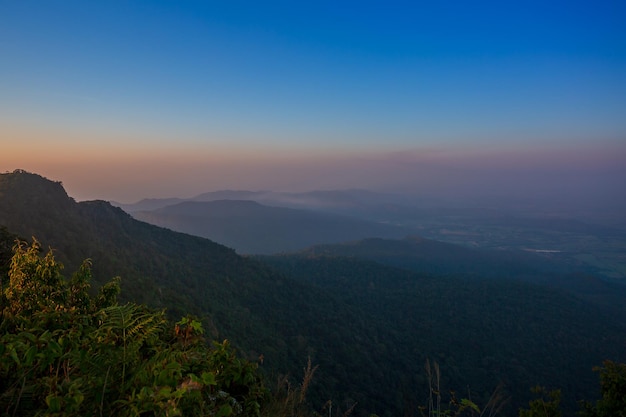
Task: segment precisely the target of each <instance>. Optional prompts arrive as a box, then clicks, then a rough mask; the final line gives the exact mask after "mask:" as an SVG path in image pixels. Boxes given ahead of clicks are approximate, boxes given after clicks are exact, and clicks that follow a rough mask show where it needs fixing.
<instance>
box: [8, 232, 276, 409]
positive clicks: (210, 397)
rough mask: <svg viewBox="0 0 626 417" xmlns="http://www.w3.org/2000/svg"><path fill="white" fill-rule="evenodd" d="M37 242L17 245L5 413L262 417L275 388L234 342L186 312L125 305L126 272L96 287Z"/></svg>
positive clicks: (86, 270) (83, 271)
mask: <svg viewBox="0 0 626 417" xmlns="http://www.w3.org/2000/svg"><path fill="white" fill-rule="evenodd" d="M39 252H40V248H39V244H38V243H37V241H34V242H33V244H32V245H30V246H27V245H25V244H24V243H23V242H19V243H18V244H17V245H16V246H15V248H14V255H13V258H12V261H11V268H10V271H9V273H8V277H9V281H8V285H7V287H6V289H5V290H4V296H5V303H4V304H3V306H2V322H1V323H0V329H1V330H2V331H3V332H2V334H3V335H2V336H1V340H0V341H1V343H0V414H1V415H25V416H28V415H41V414H43V415H49V416H61V415H62V416H82V415H100V416H104V415H106V416H139V415H148V416H150V415H152V416H175V415H185V416H206V415H212V416H222V417H228V416H258V415H260V412H261V405H262V404H263V403H264V402H265V401H266V399H267V394H268V391H267V390H266V388H265V387H264V385H263V382H262V380H261V377H260V375H259V373H258V370H257V366H256V364H253V363H251V362H249V361H246V360H243V359H241V358H239V357H238V356H237V355H236V354H235V351H234V349H233V348H232V347H231V346H230V344H229V343H228V341H224V342H222V343H216V342H214V343H213V344H212V346H209V345H208V344H207V343H206V341H205V340H204V338H203V337H202V335H203V333H204V330H203V328H202V325H201V323H200V322H199V321H197V320H195V319H193V318H192V317H191V316H187V317H185V318H183V319H182V320H181V321H179V322H178V323H177V324H176V326H175V328H174V330H173V331H172V330H170V329H171V326H170V325H169V324H168V322H167V320H166V318H165V314H164V311H155V310H152V309H149V308H147V307H145V306H142V305H137V304H132V303H129V304H125V305H119V304H117V301H116V295H117V292H118V291H119V280H113V281H111V282H110V283H108V284H106V285H105V286H103V287H102V288H101V290H100V292H99V293H98V294H97V295H94V296H91V295H90V294H89V287H90V284H89V280H90V278H91V268H90V267H91V264H90V262H84V263H83V265H82V266H81V267H80V269H79V270H78V271H77V273H76V274H74V275H73V276H72V278H71V279H70V280H66V279H65V278H64V277H63V276H62V275H61V270H62V265H61V264H60V263H58V262H57V261H56V260H55V258H54V255H53V253H52V251H49V252H48V253H47V254H45V255H44V256H41V255H40V253H39Z"/></svg>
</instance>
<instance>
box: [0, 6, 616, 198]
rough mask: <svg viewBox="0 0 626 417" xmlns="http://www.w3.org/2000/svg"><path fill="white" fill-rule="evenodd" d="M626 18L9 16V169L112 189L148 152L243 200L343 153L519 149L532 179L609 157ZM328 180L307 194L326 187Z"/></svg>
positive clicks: (67, 9) (479, 10)
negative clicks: (96, 177)
mask: <svg viewBox="0 0 626 417" xmlns="http://www.w3.org/2000/svg"><path fill="white" fill-rule="evenodd" d="M546 3H548V4H546ZM625 17H626V13H625V6H624V5H623V4H622V3H621V2H615V1H599V2H591V1H588V2H575V1H574V2H571V1H570V2H559V1H556V2H523V3H517V4H512V3H509V2H495V1H494V2H445V4H444V3H443V2H429V3H424V4H421V3H420V2H406V3H405V2H311V4H304V3H303V2H273V3H270V4H268V3H267V2H250V3H247V2H194V1H189V2H173V1H172V2H158V1H150V2H148V1H145V2H141V1H133V2H105V1H102V2H100V1H93V2H78V1H76V2H73V1H64V2H44V1H40V2H37V1H34V2H13V1H0V57H2V58H1V62H0V129H1V130H0V135H1V136H0V140H1V141H2V145H3V148H4V149H5V156H4V157H3V158H2V159H3V161H2V164H3V166H2V167H0V168H4V169H7V170H11V169H15V168H26V169H31V170H33V171H38V170H39V169H38V167H40V166H42V165H40V164H39V163H35V162H33V161H34V160H35V159H36V158H34V157H32V155H31V157H30V159H29V157H28V155H29V152H34V153H35V154H36V153H37V152H40V153H44V154H46V155H47V158H48V159H47V161H48V162H47V163H48V165H51V164H55V163H56V165H57V166H58V167H63V166H65V167H69V166H70V165H72V164H70V163H67V162H62V161H71V160H73V158H74V156H75V157H76V158H75V159H80V160H83V161H86V164H87V165H90V166H91V167H92V168H93V169H94V170H95V169H96V168H97V169H98V170H100V171H101V172H106V169H105V165H102V166H98V167H96V166H95V165H94V164H95V163H96V161H100V160H104V159H106V158H104V156H107V158H109V160H110V161H113V162H115V163H116V164H118V165H121V164H123V163H124V161H127V162H126V163H127V164H129V165H128V168H127V171H128V172H129V173H130V172H132V170H133V169H132V167H133V161H134V160H133V159H132V158H133V157H135V156H136V155H141V150H143V152H144V156H143V159H141V158H140V159H138V160H151V161H161V160H162V159H163V158H167V157H168V155H169V156H170V157H173V156H176V155H179V157H180V158H183V157H182V156H180V155H193V158H192V159H187V160H186V161H188V163H187V165H186V162H185V160H184V159H181V160H176V161H169V164H170V165H171V166H176V167H179V168H177V169H178V170H181V169H184V167H185V166H189V167H191V166H192V165H193V164H198V165H201V164H202V162H193V161H196V160H198V161H206V163H207V164H209V163H211V164H214V165H215V164H217V165H220V164H221V165H224V168H223V169H224V170H226V171H229V172H230V171H232V172H233V174H229V175H224V178H226V177H228V178H229V180H228V181H225V182H228V183H229V184H230V183H232V184H235V185H236V182H237V181H236V180H237V174H236V172H247V171H251V170H252V171H254V170H255V169H256V168H253V166H252V165H254V164H255V163H256V165H257V167H261V166H264V165H263V164H265V162H264V161H269V160H272V161H274V164H273V165H270V166H269V167H266V168H267V169H266V170H265V171H263V170H261V168H258V171H255V176H256V179H258V180H259V182H260V180H261V179H262V178H263V176H262V175H261V173H262V172H267V173H268V175H267V183H268V185H267V188H269V187H271V186H272V184H271V179H272V178H274V177H276V175H274V174H271V173H270V172H278V171H280V169H279V167H277V166H276V164H278V163H279V162H280V163H281V164H283V165H284V166H283V169H282V171H281V172H287V171H288V168H289V167H291V165H290V164H289V161H291V160H294V161H303V160H305V159H307V156H308V157H309V158H311V161H313V160H315V161H323V160H324V158H322V157H321V156H320V155H333V154H337V153H339V154H340V155H342V158H344V160H350V161H356V160H361V161H363V160H362V159H359V158H360V157H358V155H361V154H362V153H371V152H374V153H377V155H378V156H376V157H375V158H374V159H375V160H386V159H385V158H386V155H389V154H391V153H394V152H405V151H410V152H416V151H419V152H425V151H427V150H432V149H434V150H436V151H439V152H443V154H445V155H463V153H464V152H469V154H467V155H470V156H469V157H468V158H469V159H468V160H473V159H472V158H471V153H472V152H474V153H478V154H481V155H488V154H489V152H490V151H494V152H496V154H498V152H509V151H511V150H516V149H521V150H522V151H523V152H522V153H521V154H518V161H522V165H523V161H524V158H525V156H524V155H530V154H532V153H533V152H540V151H542V150H543V149H546V148H548V149H566V148H567V149H572V152H578V149H581V147H582V148H585V149H591V148H594V147H595V148H597V152H598V153H602V152H604V153H606V154H611V153H613V154H614V152H611V151H610V150H609V149H613V148H615V147H617V148H619V147H620V144H623V143H624V141H625V139H626V117H623V115H624V114H626V28H625V27H624V25H623V24H622V23H623V21H624V19H625ZM138 150H139V151H138ZM55 152H56V153H55ZM20 155H22V156H20ZM237 155H238V156H237ZM498 155H500V154H498ZM131 156H132V157H131ZM185 158H187V156H185ZM194 158H195V159H194ZM220 158H221V159H220ZM494 158H495V160H498V159H499V157H497V158H496V157H494ZM460 159H461V160H462V159H463V158H459V157H457V156H454V157H452V156H450V157H449V159H448V160H447V161H446V162H445V163H443V164H442V166H448V165H450V166H451V167H450V172H454V169H453V167H454V166H453V165H454V164H455V163H457V164H458V163H460V162H459V160H460ZM7 160H8V162H7ZM474 160H475V159H474ZM29 161H30V162H29ZM89 161H91V164H89ZM189 161H192V162H193V164H192V163H191V162H189ZM219 161H222V162H221V163H220V162H219ZM235 161H240V162H239V163H242V162H241V161H245V163H246V164H251V165H250V166H249V167H237V169H235V168H236V167H233V166H230V165H228V164H229V163H230V164H234V163H235ZM281 161H282V162H281ZM27 162H28V163H27ZM109 163H111V162H109ZM329 163H330V162H329ZM38 164H39V165H38ZM319 164H320V162H316V163H313V162H311V163H309V165H310V166H311V168H310V171H311V172H310V177H308V178H309V180H307V181H304V179H303V180H302V181H301V183H302V184H301V185H304V183H308V184H309V185H310V186H315V183H314V181H312V179H313V178H322V177H325V176H324V175H323V173H322V172H317V171H315V170H314V168H313V167H315V166H319ZM24 165H29V166H24ZM75 165H77V164H76V163H75ZM161 165H162V164H161ZM304 165H307V164H302V163H301V166H304ZM383 165H384V164H383ZM480 165H481V164H478V166H480ZM158 166H159V163H151V164H147V163H146V165H145V166H144V167H143V168H142V169H144V170H157V169H158V168H157V167H158ZM373 166H376V165H375V164H374V165H373ZM385 166H386V165H385ZM598 166H600V165H598ZM226 167H230V168H228V169H227V168H226ZM270 168H272V169H270ZM370 168H371V167H370ZM570 168H571V167H570ZM67 169H69V168H67ZM75 169H78V168H75ZM381 169H382V168H381ZM387 169H388V168H385V169H383V172H384V173H386V172H387V171H386V170H387ZM389 169H390V168H389ZM568 169H569V168H568ZM337 170H339V171H341V169H339V167H338V168H337ZM572 170H573V168H572V169H570V171H572ZM173 171H176V170H173ZM226 171H219V172H226ZM369 171H371V169H368V168H367V167H365V166H364V167H363V168H362V169H361V168H359V169H356V168H355V169H354V170H353V171H351V172H361V173H363V172H369ZM54 172H59V173H60V171H59V170H56V171H54ZM67 172H68V175H70V174H69V171H67ZM72 172H74V174H72V175H81V176H83V177H85V173H84V172H83V173H80V171H72ZM147 172H149V171H146V174H145V175H146V176H148V174H147ZM211 172H212V173H213V176H215V175H218V174H219V172H218V171H215V172H213V171H211ZM341 175H343V176H344V177H355V178H354V181H356V182H360V183H359V184H355V185H360V186H364V185H367V182H368V181H365V180H364V178H365V177H366V175H365V174H359V175H356V174H350V175H349V174H347V173H343V174H341ZM387 175H389V178H390V183H393V182H395V181H393V180H391V178H392V177H398V176H401V175H399V173H397V172H394V173H391V172H390V173H389V174H387ZM278 177H280V175H279V176H278ZM298 177H299V175H298ZM373 177H376V176H373ZM384 177H385V176H384V175H378V177H377V178H384ZM59 179H62V178H59ZM279 179H280V178H279ZM359 179H360V181H359ZM180 181H182V180H179V182H180ZM65 182H69V181H68V180H66V181H65ZM118 182H119V181H118ZM328 182H329V180H325V181H320V186H321V185H322V183H324V184H327V183H328ZM344 182H347V181H346V178H342V180H341V181H338V182H337V185H339V184H340V183H344ZM211 184H213V182H211ZM241 184H242V186H243V185H244V184H246V178H245V175H244V174H241ZM118 185H119V184H118ZM114 186H115V184H111V187H114ZM216 186H218V185H217V184H216ZM293 186H294V187H295V184H294V185H293ZM200 187H202V185H201V184H198V185H197V186H196V189H198V192H202V191H206V190H205V189H200ZM111 189H112V188H111ZM137 192H138V193H139V192H140V191H139V190H138V191H137ZM111 194H113V191H111Z"/></svg>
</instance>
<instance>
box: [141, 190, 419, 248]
mask: <svg viewBox="0 0 626 417" xmlns="http://www.w3.org/2000/svg"><path fill="white" fill-rule="evenodd" d="M132 215H133V216H134V217H135V218H136V219H138V220H142V221H145V222H148V223H151V224H155V225H158V226H161V227H166V228H169V229H172V230H176V231H179V232H184V233H189V234H193V235H196V236H202V237H206V238H208V239H211V240H213V241H216V242H219V243H221V244H224V245H226V246H228V247H232V248H234V249H235V250H236V251H237V252H239V253H244V254H271V253H279V252H289V251H295V250H299V249H304V248H306V247H309V246H311V245H315V244H319V243H337V242H344V241H348V240H355V239H363V238H366V237H372V236H376V237H402V236H405V235H406V234H407V233H408V231H407V229H405V228H401V227H397V226H392V225H387V224H380V223H375V222H369V221H366V220H360V219H356V218H352V217H348V216H342V215H338V214H332V213H325V212H315V211H311V210H301V209H293V208H286V207H270V206H265V205H262V204H260V203H258V202H256V201H253V200H214V201H208V202H199V201H185V202H181V203H177V204H174V205H170V206H166V207H162V208H159V209H156V210H152V211H136V212H133V213H132Z"/></svg>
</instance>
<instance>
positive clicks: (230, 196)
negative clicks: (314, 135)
mask: <svg viewBox="0 0 626 417" xmlns="http://www.w3.org/2000/svg"><path fill="white" fill-rule="evenodd" d="M216 200H252V201H256V202H258V203H261V204H263V205H267V206H273V207H286V208H295V209H314V208H317V209H320V210H329V211H333V212H336V211H339V212H341V211H344V210H346V209H350V210H360V209H363V208H364V207H366V206H369V205H373V204H375V205H378V204H389V203H401V202H406V201H407V198H406V197H405V196H402V195H395V194H386V193H377V192H374V191H368V190H359V189H352V190H316V191H309V192H298V193H294V192H277V191H248V190H218V191H210V192H206V193H202V194H199V195H197V196H195V197H191V198H148V199H142V200H140V201H138V202H136V203H131V204H124V203H117V202H112V204H114V205H116V206H118V207H120V208H122V209H123V210H124V211H127V212H128V213H133V212H136V211H144V210H156V209H159V208H163V207H166V206H170V205H172V204H177V203H182V202H186V201H194V202H209V201H216ZM408 200H409V201H412V199H408Z"/></svg>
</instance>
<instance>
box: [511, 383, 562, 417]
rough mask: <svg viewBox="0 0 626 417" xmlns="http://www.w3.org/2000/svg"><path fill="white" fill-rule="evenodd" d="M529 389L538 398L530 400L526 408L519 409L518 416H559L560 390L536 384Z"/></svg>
mask: <svg viewBox="0 0 626 417" xmlns="http://www.w3.org/2000/svg"><path fill="white" fill-rule="evenodd" d="M531 391H532V392H533V393H534V394H535V395H537V396H538V397H539V398H536V399H534V400H531V401H530V402H529V403H528V405H529V408H528V409H520V410H519V417H561V408H560V404H561V390H553V391H547V390H546V388H545V387H540V386H536V387H534V388H532V389H531Z"/></svg>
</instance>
